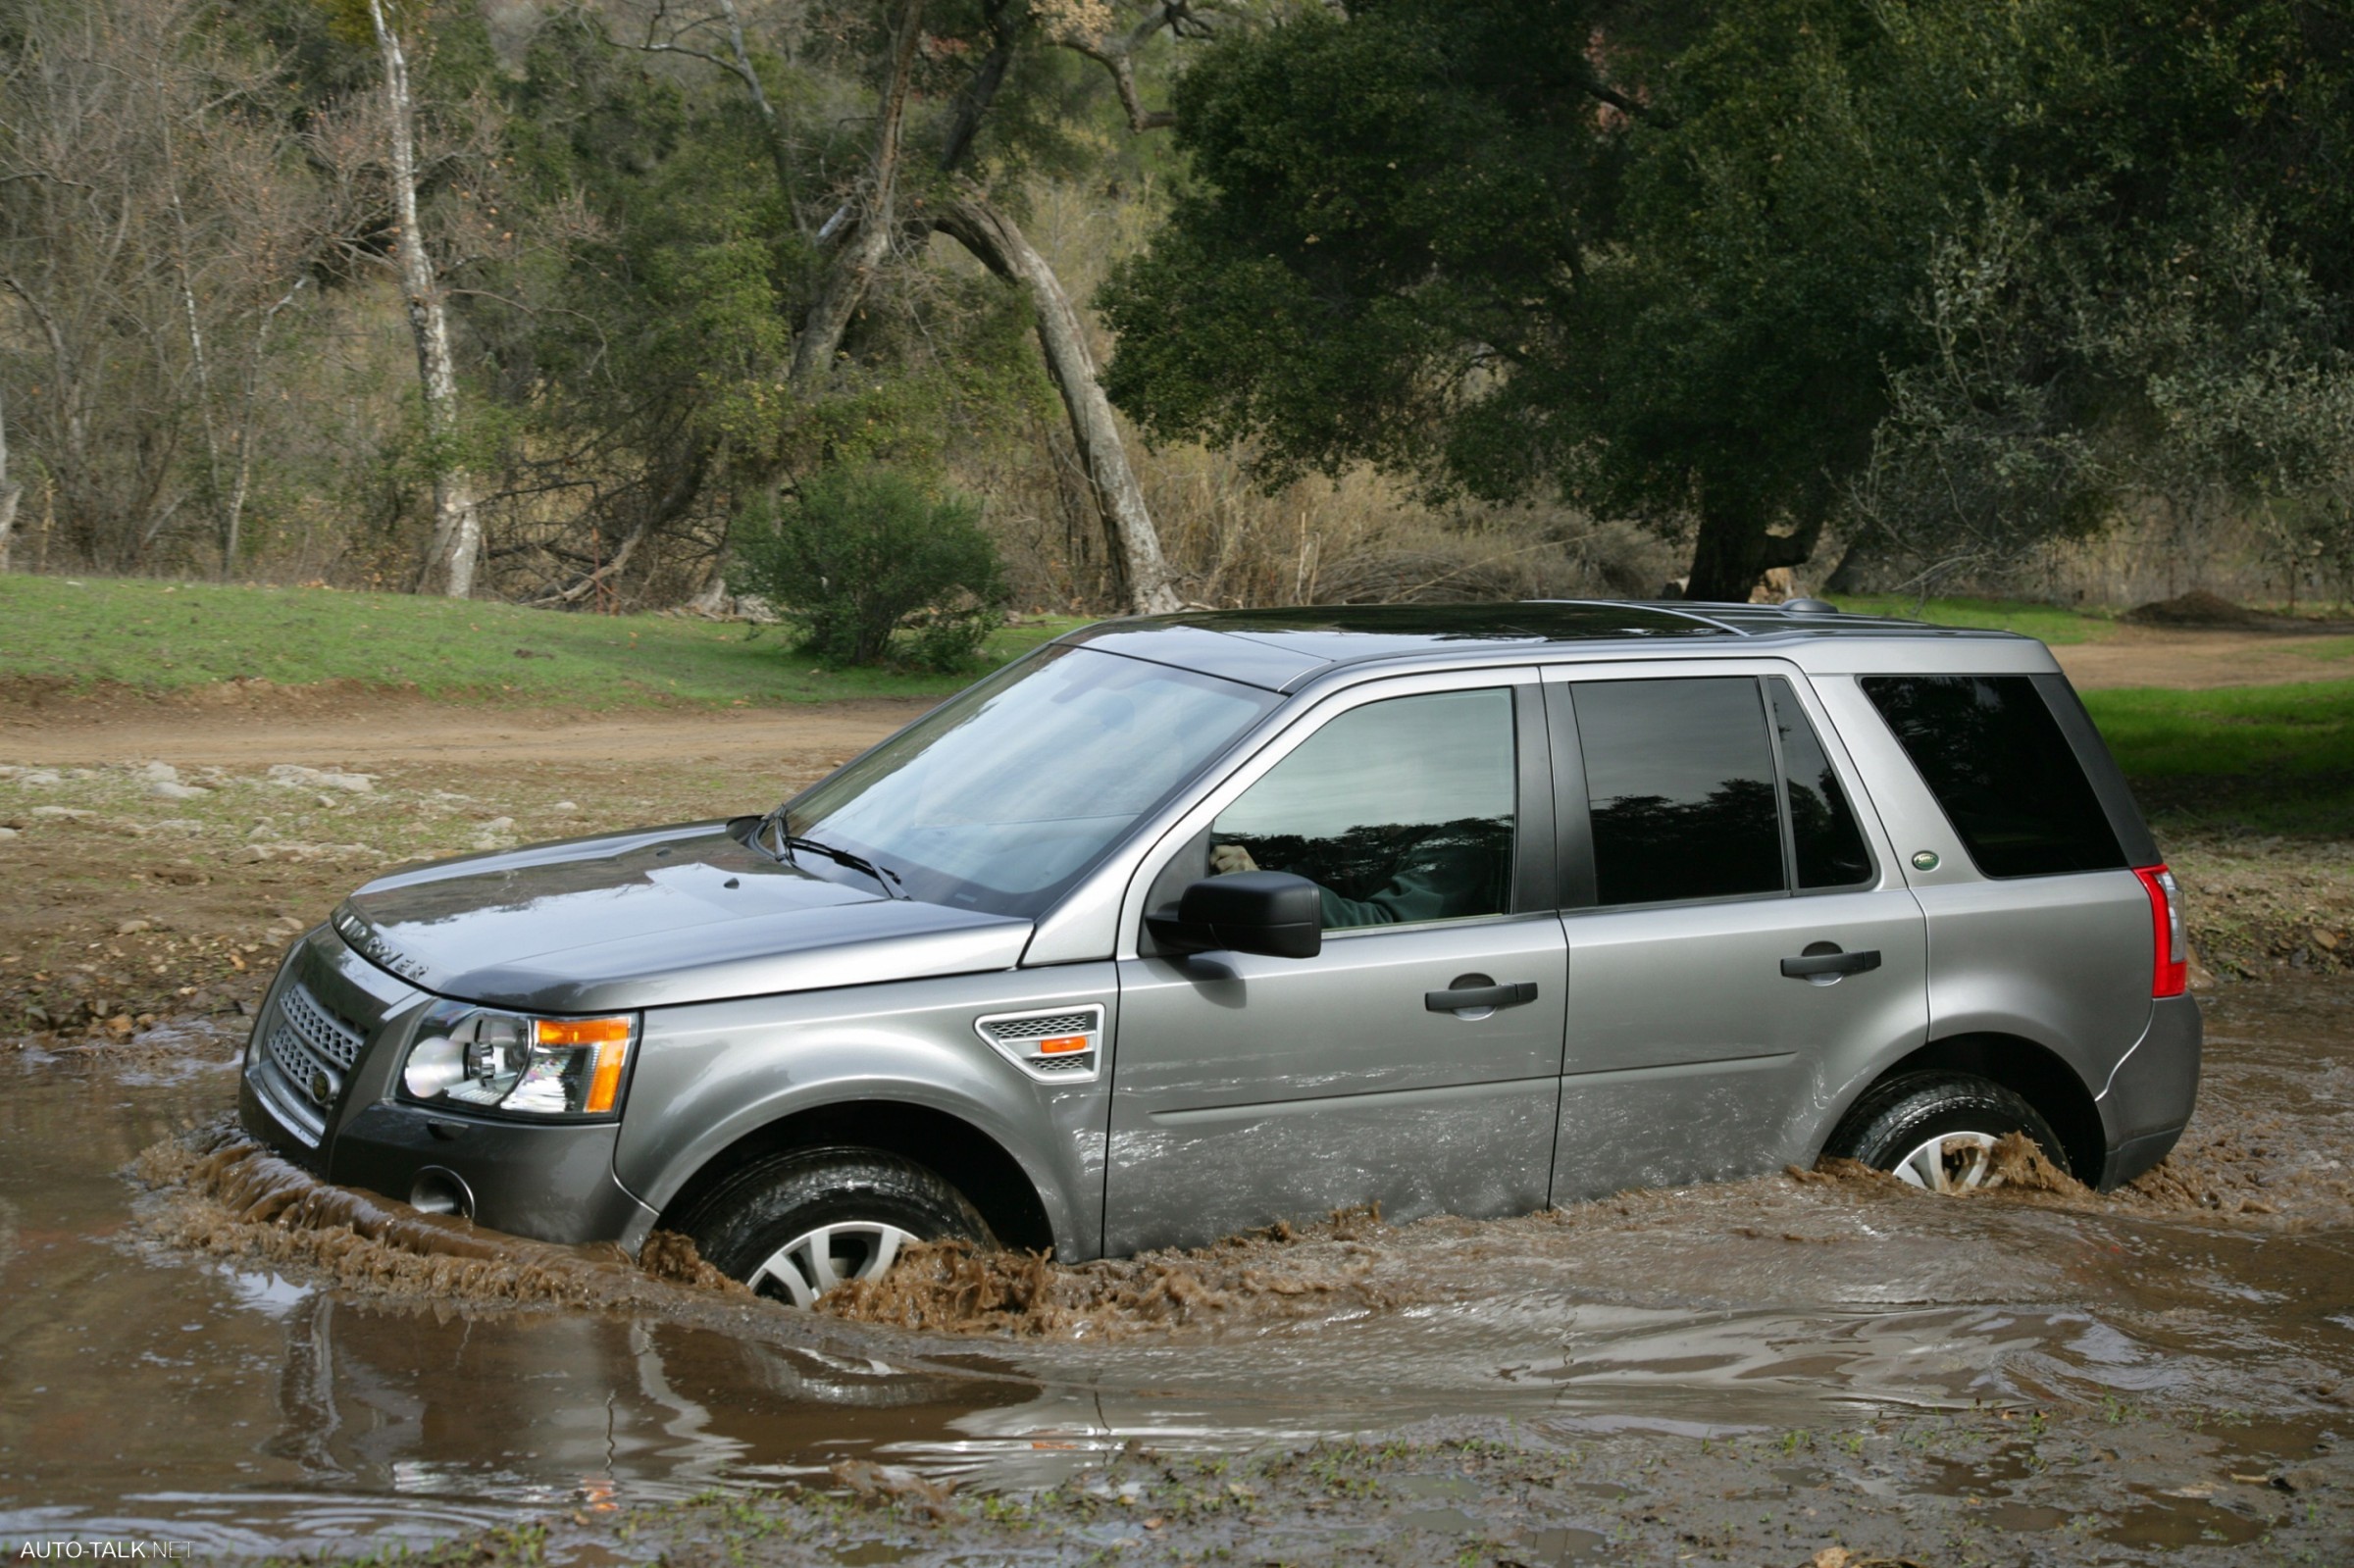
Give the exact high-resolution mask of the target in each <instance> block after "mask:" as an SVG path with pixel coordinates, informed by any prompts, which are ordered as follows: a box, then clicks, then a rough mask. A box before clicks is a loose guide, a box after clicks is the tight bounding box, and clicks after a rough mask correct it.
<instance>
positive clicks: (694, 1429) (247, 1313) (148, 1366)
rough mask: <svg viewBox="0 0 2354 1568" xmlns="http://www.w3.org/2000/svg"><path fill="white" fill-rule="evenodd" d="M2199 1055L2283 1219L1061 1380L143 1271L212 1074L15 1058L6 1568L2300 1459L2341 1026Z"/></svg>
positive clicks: (1780, 1184)
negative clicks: (1299, 1444)
mask: <svg viewBox="0 0 2354 1568" xmlns="http://www.w3.org/2000/svg"><path fill="white" fill-rule="evenodd" d="M2213 1038H2214V1041H2215V1049H2214V1052H2213V1072H2212V1074H2211V1078H2210V1087H2209V1091H2208V1095H2207V1099H2206V1101H2205V1108H2204V1109H2203V1111H2202V1122H2201V1126H2200V1134H2199V1136H2200V1138H2201V1139H2203V1140H2204V1141H2200V1142H2198V1149H2199V1150H2200V1151H2202V1152H2198V1153H2197V1154H2196V1158H2198V1159H2204V1160H2208V1161H2210V1162H2218V1169H2219V1170H2220V1169H2222V1168H2223V1166H2225V1165H2228V1166H2229V1168H2230V1170H2231V1171H2232V1172H2235V1173H2237V1174H2236V1175H2234V1176H2233V1177H2232V1180H2233V1181H2235V1182H2238V1183H2240V1184H2241V1187H2240V1188H2234V1189H2233V1190H2241V1189H2244V1190H2247V1191H2262V1192H2265V1193H2268V1194H2270V1195H2271V1197H2270V1200H2269V1202H2268V1207H2270V1208H2273V1209H2275V1210H2277V1213H2275V1214H2273V1215H2271V1216H2269V1217H2265V1218H2258V1219H2249V1218H2247V1217H2246V1216H2240V1217H2238V1218H2235V1219H2233V1220H2230V1221H2227V1222H2226V1221H2225V1220H2223V1219H2221V1218H2219V1217H2217V1216H2215V1215H2212V1214H2208V1213H2202V1212H2196V1211H2192V1212H2167V1211H2164V1210H2162V1209H2156V1208H2151V1207H2148V1206H2143V1207H2138V1208H2137V1207H2135V1206H2134V1205H2132V1204H2110V1205H2094V1206H2090V1207H2086V1206H2083V1205H2077V1206H2074V1207H2071V1206H2067V1205H2034V1204H2025V1203H2016V1202H2002V1201H1988V1200H1975V1199H1973V1200H1970V1201H1967V1202H1964V1201H1952V1200H1939V1199H1936V1198H1932V1197H1929V1196H1927V1195H1925V1194H1916V1193H1912V1192H1910V1191H1909V1190H1891V1189H1880V1188H1878V1187H1876V1186H1859V1185H1856V1184H1833V1185H1830V1186H1807V1187H1802V1186H1800V1185H1798V1184H1795V1183H1790V1182H1786V1181H1781V1180H1772V1181H1766V1182H1759V1183H1749V1184H1743V1185H1740V1186H1735V1187H1726V1188H1714V1189H1695V1190H1691V1191H1686V1192H1681V1193H1666V1194H1642V1195H1637V1196H1633V1197H1629V1198H1625V1199H1621V1200H1615V1201H1612V1202H1609V1203H1604V1204H1597V1205H1590V1206H1587V1207H1586V1208H1585V1209H1582V1210H1580V1211H1577V1212H1576V1213H1573V1214H1571V1215H1569V1216H1567V1217H1564V1218H1561V1219H1549V1218H1544V1217H1532V1218H1527V1219H1520V1220H1511V1221H1503V1222H1496V1223H1492V1224H1470V1223H1465V1222H1460V1221H1453V1220H1439V1221H1433V1222H1429V1223H1427V1224H1424V1225H1420V1226H1415V1227H1410V1228H1407V1229H1404V1230H1400V1231H1394V1232H1388V1233H1385V1234H1382V1235H1380V1236H1378V1237H1377V1238H1375V1239H1373V1240H1372V1242H1371V1244H1370V1246H1367V1245H1366V1244H1365V1243H1363V1242H1359V1241H1356V1240H1354V1239H1353V1240H1350V1241H1348V1242H1346V1243H1341V1242H1334V1243H1329V1244H1331V1245H1333V1246H1335V1247H1340V1246H1343V1245H1345V1246H1347V1247H1348V1248H1350V1249H1353V1250H1352V1251H1351V1253H1350V1263H1349V1266H1350V1267H1351V1268H1353V1269H1357V1270H1361V1271H1364V1272H1365V1273H1366V1274H1367V1276H1368V1278H1369V1280H1370V1282H1371V1284H1372V1286H1373V1287H1374V1288H1375V1290H1374V1293H1375V1294H1376V1295H1378V1297H1379V1298H1381V1299H1385V1300H1389V1301H1392V1302H1395V1303H1396V1305H1395V1306H1393V1307H1391V1308H1390V1309H1388V1310H1382V1311H1375V1312H1372V1313H1370V1314H1366V1313H1364V1312H1363V1310H1362V1308H1361V1307H1352V1308H1351V1309H1349V1310H1350V1314H1351V1315H1350V1318H1349V1321H1340V1322H1334V1321H1322V1320H1317V1319H1313V1318H1309V1319H1302V1318H1299V1317H1297V1316H1292V1317H1271V1316H1270V1317H1266V1318H1254V1316H1253V1315H1252V1313H1251V1311H1250V1310H1249V1308H1248V1306H1247V1304H1244V1305H1240V1306H1238V1307H1237V1308H1236V1310H1235V1311H1234V1312H1233V1313H1232V1314H1230V1317H1231V1321H1225V1322H1222V1323H1219V1324H1216V1325H1214V1326H1210V1327H1199V1326H1197V1327H1188V1328H1182V1329H1179V1330H1176V1331H1173V1332H1165V1333H1164V1332H1158V1331H1155V1332H1151V1333H1142V1334H1136V1335H1132V1336H1130V1337H1127V1338H1125V1339H1113V1340H1095V1339H1089V1340H1081V1341H1078V1342H1053V1341H1041V1340H1019V1341H1013V1340H1002V1339H974V1338H964V1339H956V1338H942V1337H930V1338H919V1337H912V1336H907V1335H903V1334H896V1333H893V1332H891V1331H885V1330H879V1329H871V1328H864V1327H860V1326H855V1325H847V1324H841V1323H835V1322H831V1321H829V1320H821V1319H811V1318H807V1317H795V1316H793V1315H790V1314H785V1313H782V1312H779V1311H777V1310H774V1309H771V1308H768V1307H766V1306H762V1305H755V1304H747V1303H744V1302H742V1301H740V1300H736V1299H734V1298H725V1299H723V1298H718V1297H710V1296H695V1295H693V1294H692V1293H691V1292H687V1291H684V1290H681V1291H679V1292H677V1293H678V1295H679V1298H680V1301H681V1303H682V1304H681V1306H680V1308H679V1309H678V1310H677V1311H667V1310H661V1309H659V1308H658V1307H657V1308H648V1307H646V1306H645V1305H644V1304H643V1303H642V1302H640V1303H639V1304H637V1305H635V1306H633V1307H632V1308H631V1309H630V1310H627V1311H619V1310H608V1311H601V1312H600V1311H586V1310H571V1311H540V1310H529V1311H527V1310H495V1309H487V1308H480V1307H465V1306H461V1305H459V1304H456V1303H451V1302H446V1301H445V1302H439V1303H432V1304H415V1303H399V1302H392V1301H386V1300H384V1299H381V1298H372V1297H367V1296H360V1295H354V1294H350V1293H346V1292H340V1291H335V1290H326V1289H323V1288H321V1287H319V1286H317V1285H315V1284H313V1283H311V1282H310V1281H308V1280H307V1279H294V1278H289V1277H287V1276H285V1275H283V1274H281V1273H276V1272H272V1270H271V1269H270V1268H269V1267H268V1266H266V1265H264V1266H253V1265H248V1264H242V1263H239V1262H238V1261H237V1260H233V1259H231V1260H222V1259H191V1258H188V1257H185V1256H180V1255H176V1254H169V1253H165V1252H162V1251H160V1250H158V1249H157V1248H155V1247H154V1246H152V1245H151V1244H149V1243H145V1242H142V1241H139V1240H136V1239H133V1238H132V1237H131V1236H130V1235H129V1234H128V1232H129V1227H130V1220H131V1204H132V1198H133V1193H132V1191H131V1189H130V1188H129V1187H128V1184H126V1183H125V1182H124V1181H123V1180H122V1179H121V1178H120V1176H119V1175H118V1174H117V1173H118V1172H119V1171H120V1170H121V1169H122V1168H123V1167H124V1166H125V1165H126V1164H127V1163H128V1161H129V1160H130V1159H131V1158H132V1156H133V1155H135V1154H136V1153H137V1152H138V1151H139V1150H140V1149H142V1148H143V1147H146V1146H147V1145H149V1144H151V1143H153V1142H155V1141H156V1140H158V1139H160V1138H166V1137H168V1136H170V1135H172V1134H174V1133H176V1132H178V1131H179V1130H181V1129H183V1128H186V1127H189V1126H193V1125H197V1124H200V1123H203V1122H208V1121H211V1120H213V1119H215V1118H216V1117H218V1115H219V1114H220V1112H221V1109H222V1108H223V1107H224V1106H225V1105H226V1104H228V1103H229V1101H230V1096H231V1094H232V1091H233V1087H234V1078H233V1073H232V1071H231V1070H230V1068H229V1067H227V1066H225V1065H219V1064H213V1065H195V1066H192V1065H189V1063H188V1062H187V1060H186V1059H185V1058H184V1057H182V1058H171V1057H161V1056H151V1057H148V1058H140V1059H136V1060H132V1061H129V1062H128V1063H123V1062H118V1063H113V1064H110V1063H107V1062H104V1061H91V1062H75V1061H68V1060H63V1059H59V1058H53V1057H45V1056H43V1055H41V1054H40V1053H38V1052H33V1051H27V1052H23V1053H19V1054H18V1060H19V1061H20V1062H21V1063H22V1065H21V1066H17V1067H12V1068H9V1069H5V1070H0V1072H4V1074H5V1078H6V1082H7V1087H8V1092H7V1093H6V1094H5V1095H0V1538H16V1537H24V1536H51V1535H67V1534H72V1535H79V1536H117V1537H142V1538H152V1539H169V1540H184V1541H189V1542H193V1543H197V1544H198V1546H199V1549H203V1550H208V1551H224V1552H250V1551H258V1550H262V1549H274V1550H284V1549H289V1548H301V1547H305V1546H319V1545H324V1544H327V1543H337V1544H341V1545H345V1546H348V1545H350V1544H352V1543H354V1542H355V1541H384V1542H395V1541H411V1542H414V1541H423V1540H428V1539H437V1538H441V1537H445V1536H448V1535H450V1534H452V1533H455V1532H457V1531H460V1530H464V1529H467V1528H471V1527H475V1526H479V1525H482V1524H486V1523H492V1522H497V1521H501V1520H504V1519H508V1518H511V1517H513V1516H514V1515H515V1514H517V1513H518V1512H519V1511H530V1510H541V1509H548V1508H559V1509H566V1510H599V1509H605V1508H611V1507H615V1506H618V1505H621V1504H624V1503H628V1502H633V1501H640V1500H647V1499H653V1498H661V1497H670V1496H679V1495H684V1494H688V1493H691V1492H697V1491H701V1490H703V1489H705V1488H709V1487H713V1486H720V1487H729V1486H743V1485H756V1484H759V1483H761V1482H763V1481H769V1480H774V1479H776V1478H779V1477H785V1476H793V1475H800V1474H809V1473H813V1472H816V1471H819V1470H823V1469H824V1468H826V1467H828V1466H830V1465H832V1464H834V1463H836V1462H837V1461H839V1460H841V1459H843V1458H845V1457H849V1456H853V1455H857V1454H874V1455H877V1456H880V1457H885V1458H888V1459H890V1460H892V1461H893V1462H895V1463H901V1464H909V1463H912V1464H915V1465H918V1466H920V1467H922V1468H924V1469H927V1470H930V1471H932V1472H935V1473H958V1474H965V1475H971V1476H975V1477H978V1478H981V1479H984V1480H987V1481H989V1482H991V1483H994V1484H998V1485H1022V1484H1025V1483H1033V1482H1040V1481H1045V1480H1049V1479H1052V1478H1053V1477H1055V1476H1057V1475H1058V1474H1060V1473H1062V1472H1064V1471H1066V1470H1067V1469H1069V1468H1070V1467H1071V1466H1073V1465H1074V1464H1080V1463H1085V1462H1087V1461H1088V1460H1089V1459H1090V1458H1091V1457H1092V1456H1095V1455H1097V1454H1100V1452H1101V1451H1103V1450H1104V1449H1106V1448H1109V1447H1112V1446H1114V1445H1116V1444H1117V1443H1118V1442H1121V1441H1122V1440H1124V1439H1129V1438H1135V1437H1140V1436H1142V1437H1149V1438H1150V1439H1151V1441H1152V1442H1154V1443H1156V1444H1158V1445H1162V1446H1171V1447H1186V1446H1199V1447H1209V1448H1217V1449H1220V1450H1228V1451H1230V1450H1233V1449H1237V1448H1242V1447H1247V1446H1249V1445H1251V1444H1254V1443H1258V1442H1278V1441H1296V1440H1305V1439H1308V1438H1312V1437H1315V1436H1318V1435H1323V1434H1330V1433H1345V1432H1357V1431H1366V1430H1375V1429H1380V1428H1384V1427H1387V1426H1391V1425H1396V1424H1403V1423H1406V1422H1409V1421H1413V1420H1416V1419H1419V1418H1421V1417H1424V1416H1427V1415H1430V1414H1432V1413H1451V1414H1452V1413H1482V1412H1485V1413H1507V1414H1514V1415H1520V1416H1525V1417H1532V1418H1539V1419H1542V1420H1543V1421H1544V1422H1545V1423H1546V1424H1547V1425H1549V1426H1551V1427H1555V1428H1562V1427H1569V1428H1584V1429H1586V1430H1594V1431H1609V1430H1619V1429H1625V1428H1630V1427H1631V1428H1645V1429H1651V1430H1658V1431H1666V1432H1692V1433H1714V1432H1724V1431H1730V1430H1742V1429H1752V1430H1754V1429H1760V1428H1766V1429H1786V1428H1788V1427H1791V1426H1797V1425H1806V1424H1809V1423H1820V1422H1823V1421H1826V1420H1842V1419H1847V1418H1848V1417H1850V1416H1852V1415H1853V1414H1854V1413H1856V1412H1858V1411H1860V1410H1861V1411H1870V1410H1874V1409H1913V1408H1951V1407H1957V1406H1968V1405H1971V1404H1975V1403H2007V1402H2019V1403H2024V1404H2036V1403H2048V1402H2050V1401H2052V1400H2054V1399H2073V1400H2081V1401H2088V1402H2092V1403H2095V1404H2096V1405H2097V1404H2099V1403H2100V1402H2102V1401H2104V1400H2108V1401H2130V1402H2133V1403H2137V1404H2139V1405H2142V1406H2145V1407H2148V1408H2153V1409H2158V1408H2164V1409H2180V1410H2184V1411H2186V1412H2189V1413H2193V1414H2196V1413H2199V1412H2205V1413H2206V1414H2207V1415H2209V1416H2213V1417H2216V1418H2218V1419H2221V1420H2223V1421H2225V1422H2226V1423H2237V1424H2238V1425H2237V1427H2236V1428H2235V1430H2237V1431H2238V1432H2239V1434H2240V1436H2239V1439H2238V1441H2239V1442H2240V1443H2241V1444H2242V1445H2243V1446H2247V1447H2250V1448H2252V1449H2261V1447H2262V1446H2263V1444H2264V1443H2265V1442H2271V1441H2274V1440H2272V1439H2271V1438H2268V1437H2267V1436H2266V1434H2267V1433H2268V1432H2270V1431H2272V1430H2273V1429H2272V1428H2271V1427H2268V1426H2266V1425H2265V1423H2280V1426H2279V1428H2278V1431H2279V1433H2280V1434H2281V1436H2280V1437H2279V1438H2278V1440H2277V1441H2278V1442H2282V1443H2287V1442H2290V1441H2291V1440H2292V1439H2296V1440H2299V1441H2302V1440H2303V1439H2307V1438H2310V1435H2311V1433H2312V1431H2313V1430H2314V1429H2315V1427H2316V1426H2317V1424H2326V1423H2327V1421H2328V1418H2329V1417H2330V1416H2331V1414H2332V1413H2333V1412H2334V1413H2335V1414H2336V1415H2337V1416H2338V1417H2339V1418H2341V1419H2342V1418H2343V1417H2344V1414H2345V1410H2344V1405H2343V1404H2342V1403H2339V1402H2338V1401H2339V1400H2341V1399H2344V1398H2345V1397H2346V1396H2347V1391H2348V1390H2349V1388H2350V1387H2354V1384H2350V1378H2354V1314H2350V1313H2349V1312H2348V1310H2347V1307H2346V1304H2345V1299H2346V1298H2345V1294H2344V1289H2343V1285H2342V1282H2343V1281H2344V1280H2345V1279H2346V1278H2347V1277H2348V1271H2349V1264H2350V1263H2354V1258H2350V1257H2349V1253H2350V1252H2354V1224H2350V1223H2349V1220H2348V1217H2347V1211H2346V1209H2345V1207H2344V1205H2343V1203H2342V1201H2341V1198H2342V1192H2343V1186H2342V1184H2337V1185H2332V1184H2333V1183H2336V1177H2335V1176H2333V1175H2332V1174H2331V1173H2332V1172H2333V1171H2334V1170H2335V1169H2337V1167H2336V1161H2337V1158H2338V1153H2337V1151H2338V1150H2339V1149H2341V1148H2343V1147H2344V1146H2345V1145H2344V1142H2343V1140H2342V1136H2341V1135H2342V1133H2343V1131H2344V1128H2343V1127H2342V1125H2341V1123H2342V1121H2343V1119H2344V1118H2347V1117H2349V1116H2354V1029H2350V1028H2349V1025H2348V1024H2347V1022H2346V1020H2345V1017H2344V1010H2343V1008H2342V1004H2341V1003H2338V1002H2337V1001H2336V1000H2335V999H2334V998H2331V997H2329V996H2327V995H2325V994H2322V993H2320V992H2315V993H2314V994H2311V995H2308V994H2306V993H2304V992H2288V991H2282V992H2255V991H2250V990H2243V991H2239V992H2235V993H2233V994H2232V995H2231V996H2230V997H2228V998H2227V999H2226V1002H2225V1003H2224V1004H2223V1005H2222V1006H2219V1007H2217V1008H2215V1009H2214V1028H2213ZM215 1054H218V1053H217V1052H216V1053H215ZM2232 1149H2237V1150H2240V1151H2241V1154H2239V1155H2232V1156H2231V1157H2230V1158H2229V1159H2226V1153H2228V1151H2229V1150H2232ZM2219 1150H2220V1151H2224V1152H2218V1151H2219ZM2242 1156H2244V1157H2242ZM2188 1168H2189V1167H2186V1169H2188ZM2192 1174H2193V1175H2196V1174H2197V1173H2196V1172H2195V1171H2193V1172H2192ZM2217 1180H2218V1181H2220V1180H2221V1178H2220V1177H2219V1178H2217ZM2300 1193H2303V1194H2306V1195H2305V1196H2304V1197H2302V1198H2300V1197H2299V1195H2298V1194H2300ZM2300 1205H2302V1206H2300ZM2250 1212H2251V1213H2253V1214H2258V1215H2262V1214H2263V1213H2264V1211H2263V1210H2252V1211H2250ZM1317 1244H1325V1243H1314V1242H1309V1243H1302V1245H1303V1246H1304V1247H1312V1246H1314V1245H1317ZM1286 1255H1287V1256H1295V1255H1297V1256H1300V1257H1301V1258H1302V1259H1303V1266H1312V1264H1313V1263H1314V1259H1313V1257H1312V1256H1309V1255H1307V1254H1306V1253H1298V1254H1289V1253H1287V1254H1286Z"/></svg>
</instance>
